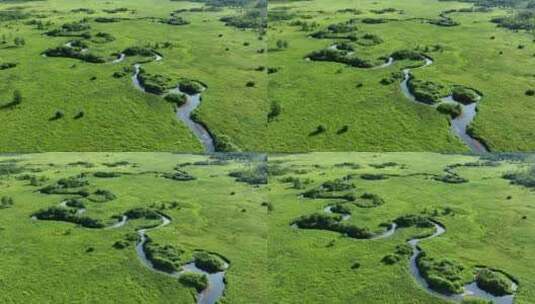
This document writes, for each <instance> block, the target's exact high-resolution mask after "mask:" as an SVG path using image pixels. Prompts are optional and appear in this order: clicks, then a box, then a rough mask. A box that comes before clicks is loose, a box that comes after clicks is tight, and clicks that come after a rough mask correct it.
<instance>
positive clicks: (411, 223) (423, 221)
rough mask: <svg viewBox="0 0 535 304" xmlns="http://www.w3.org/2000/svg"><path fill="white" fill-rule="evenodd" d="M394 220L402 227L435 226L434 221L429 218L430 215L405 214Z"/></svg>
mask: <svg viewBox="0 0 535 304" xmlns="http://www.w3.org/2000/svg"><path fill="white" fill-rule="evenodd" d="M394 222H395V223H396V224H397V225H398V227H400V228H408V227H419V228H430V227H433V223H432V222H431V221H430V220H429V218H428V217H425V216H422V215H415V214H408V215H403V216H400V217H398V218H396V219H395V220H394Z"/></svg>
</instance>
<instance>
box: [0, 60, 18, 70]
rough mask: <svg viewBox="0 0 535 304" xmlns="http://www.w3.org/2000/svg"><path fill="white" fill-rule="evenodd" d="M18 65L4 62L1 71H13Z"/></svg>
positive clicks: (1, 64) (0, 67)
mask: <svg viewBox="0 0 535 304" xmlns="http://www.w3.org/2000/svg"><path fill="white" fill-rule="evenodd" d="M16 66H17V64H16V63H13V62H4V63H0V70H7V69H12V68H14V67H16Z"/></svg>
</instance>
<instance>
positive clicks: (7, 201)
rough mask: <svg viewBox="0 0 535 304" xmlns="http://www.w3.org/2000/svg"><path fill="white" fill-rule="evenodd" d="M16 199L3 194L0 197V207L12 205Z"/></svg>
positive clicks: (4, 207)
mask: <svg viewBox="0 0 535 304" xmlns="http://www.w3.org/2000/svg"><path fill="white" fill-rule="evenodd" d="M13 204H14V200H13V198H12V197H11V196H2V198H1V199H0V209H6V208H10V207H12V206H13Z"/></svg>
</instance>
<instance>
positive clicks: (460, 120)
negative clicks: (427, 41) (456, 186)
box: [385, 57, 488, 153]
mask: <svg viewBox="0 0 535 304" xmlns="http://www.w3.org/2000/svg"><path fill="white" fill-rule="evenodd" d="M393 62H394V59H393V58H392V57H390V58H389V59H388V62H387V63H385V65H386V66H389V65H391V64H392V63H393ZM431 64H433V60H432V59H431V58H428V57H424V64H423V65H422V66H420V67H417V68H416V69H419V68H423V67H426V66H429V65H431ZM410 78H411V69H404V70H403V81H402V82H401V92H402V93H403V95H405V97H407V99H409V100H411V101H413V102H416V103H418V104H422V105H426V106H430V107H435V108H436V107H437V106H438V105H439V104H441V103H454V104H458V105H459V106H460V107H461V109H462V112H461V114H460V115H459V116H457V117H456V118H454V119H451V120H450V121H451V127H450V128H451V131H452V132H453V133H454V134H456V135H457V137H459V138H460V139H461V140H462V141H463V142H464V143H465V144H466V145H467V146H468V147H469V148H470V150H471V151H472V152H475V153H486V152H488V150H487V148H486V147H485V145H483V143H481V142H480V141H478V140H477V139H475V138H473V137H471V136H470V135H469V134H468V132H467V129H468V126H469V125H470V124H471V123H472V121H473V120H474V118H475V116H476V114H477V110H476V107H477V102H474V103H471V104H467V105H465V104H463V103H460V102H458V101H456V100H454V99H453V97H452V96H451V95H449V96H446V97H443V98H442V100H441V102H440V103H438V104H434V105H429V104H427V103H423V102H420V101H418V100H417V99H416V97H415V96H414V95H413V94H412V93H411V91H410V89H409V86H408V83H409V80H410ZM478 96H479V95H478ZM480 99H481V96H479V97H478V101H479V100H480Z"/></svg>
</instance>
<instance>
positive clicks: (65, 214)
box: [33, 207, 104, 228]
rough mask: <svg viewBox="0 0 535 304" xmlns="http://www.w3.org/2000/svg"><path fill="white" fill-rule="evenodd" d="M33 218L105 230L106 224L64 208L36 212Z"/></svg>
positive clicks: (51, 208)
mask: <svg viewBox="0 0 535 304" xmlns="http://www.w3.org/2000/svg"><path fill="white" fill-rule="evenodd" d="M33 216H35V217H36V218H37V219H39V220H45V221H63V222H69V223H74V224H78V225H80V226H82V227H85V228H104V224H103V223H102V222H101V221H100V220H98V219H92V218H90V217H86V216H78V215H77V214H76V210H74V209H68V208H63V207H50V208H48V209H42V210H39V211H37V212H35V213H34V214H33Z"/></svg>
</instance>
